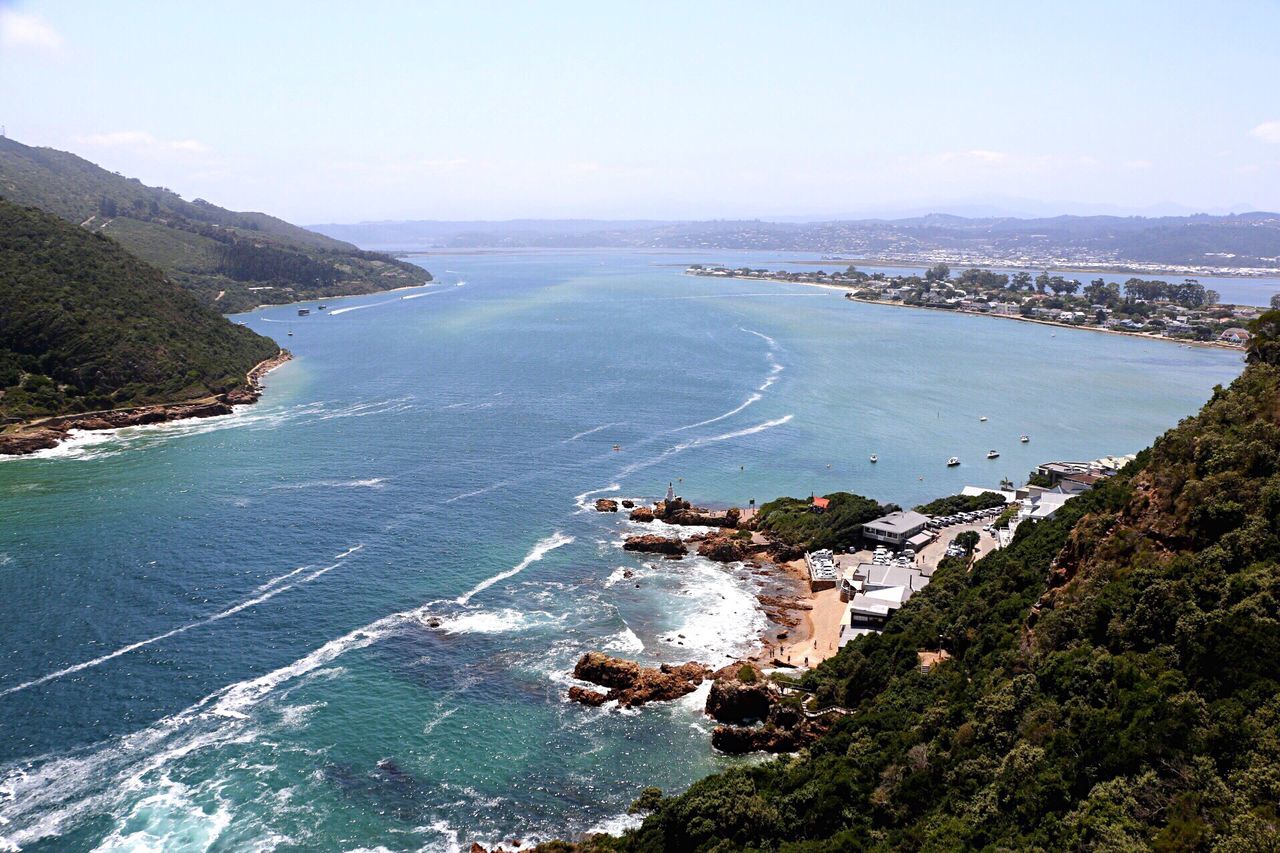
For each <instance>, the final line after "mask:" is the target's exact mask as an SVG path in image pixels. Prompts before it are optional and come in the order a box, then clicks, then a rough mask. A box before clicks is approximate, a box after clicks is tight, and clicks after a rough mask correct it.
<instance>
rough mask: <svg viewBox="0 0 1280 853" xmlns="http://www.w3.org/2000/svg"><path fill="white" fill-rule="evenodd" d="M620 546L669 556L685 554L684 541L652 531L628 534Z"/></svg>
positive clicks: (630, 549)
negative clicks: (635, 534)
mask: <svg viewBox="0 0 1280 853" xmlns="http://www.w3.org/2000/svg"><path fill="white" fill-rule="evenodd" d="M622 547H623V549H625V550H627V551H640V552H642V553H645V554H666V555H667V556H670V557H683V556H684V554H685V547H684V542H683V541H681V539H680V538H679V537H677V536H672V537H670V538H668V537H666V536H658V535H656V534H652V533H645V534H643V535H640V536H628V537H627V540H626V541H625V542H623V543H622Z"/></svg>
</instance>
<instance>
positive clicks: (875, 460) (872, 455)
mask: <svg viewBox="0 0 1280 853" xmlns="http://www.w3.org/2000/svg"><path fill="white" fill-rule="evenodd" d="M879 461H880V457H879V456H876V455H875V454H874V453H872V454H871V462H872V464H874V463H876V462H879Z"/></svg>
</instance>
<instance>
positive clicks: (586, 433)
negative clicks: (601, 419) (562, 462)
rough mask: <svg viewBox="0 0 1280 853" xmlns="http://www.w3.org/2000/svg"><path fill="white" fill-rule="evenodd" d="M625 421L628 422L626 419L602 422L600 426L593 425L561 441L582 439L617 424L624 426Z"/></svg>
mask: <svg viewBox="0 0 1280 853" xmlns="http://www.w3.org/2000/svg"><path fill="white" fill-rule="evenodd" d="M625 423H626V421H614V422H613V423H611V424H600V426H598V427H592V428H591V429H587V430H583V431H582V432H580V433H578V434H577V435H571V436H569V437H568V438H566V439H565V440H564V441H563V442H561V444H568V443H569V442H571V441H577V440H578V439H580V438H586V437H587V436H589V435H593V434H595V433H597V432H600V430H602V429H608V428H609V427H615V426H622V425H623V424H625Z"/></svg>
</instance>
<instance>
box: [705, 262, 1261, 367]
mask: <svg viewBox="0 0 1280 853" xmlns="http://www.w3.org/2000/svg"><path fill="white" fill-rule="evenodd" d="M685 272H686V273H688V274H690V275H698V276H709V277H712V278H741V279H760V280H767V281H781V282H789V283H795V284H810V285H820V286H826V287H833V288H840V289H844V290H846V291H847V292H846V293H845V298H847V299H851V300H855V301H859V302H872V303H877V304H889V305H903V306H909V307H914V308H933V309H939V310H944V311H957V312H961V313H968V314H989V315H992V316H997V317H1006V318H1009V319H1015V320H1026V321H1031V322H1040V323H1048V324H1053V325H1060V326H1068V327H1073V328H1084V329H1090V330H1094V331H1106V332H1116V333H1120V334H1130V335H1139V336H1143V337H1151V338H1163V339H1169V340H1175V341H1180V342H1184V343H1186V344H1188V345H1191V344H1198V345H1211V346H1221V347H1232V348H1242V347H1244V346H1245V344H1247V343H1248V341H1249V330H1248V328H1247V327H1248V325H1249V323H1250V322H1252V321H1253V320H1255V319H1256V318H1257V317H1258V316H1260V315H1261V314H1262V312H1263V311H1264V310H1265V309H1262V308H1257V307H1254V306H1248V305H1225V304H1221V303H1220V300H1219V295H1218V293H1217V292H1216V291H1213V290H1209V289H1206V288H1205V287H1204V285H1202V284H1200V282H1198V281H1197V280H1195V279H1194V278H1186V279H1183V280H1182V281H1175V282H1169V281H1164V280H1161V279H1142V278H1131V279H1129V280H1128V281H1126V282H1124V283H1123V284H1117V283H1114V282H1107V281H1104V280H1103V279H1101V278H1097V279H1092V280H1090V281H1088V282H1087V283H1085V282H1081V281H1080V280H1079V279H1076V278H1065V277H1063V276H1061V275H1050V274H1049V273H1047V272H1043V273H1040V274H1039V275H1035V276H1033V275H1031V274H1030V273H1028V272H1017V273H1003V272H994V271H992V270H989V269H979V268H976V267H971V268H969V269H965V270H963V271H962V272H960V273H958V274H954V275H953V273H952V270H951V268H950V267H948V266H947V265H946V264H942V263H939V264H935V265H933V266H932V267H930V268H929V269H927V270H925V272H924V274H923V275H893V276H891V275H886V274H885V273H883V272H864V271H862V270H859V269H858V268H857V267H854V266H849V267H848V268H847V269H845V270H844V271H843V272H831V273H828V272H825V271H821V270H816V271H812V272H810V271H803V272H787V271H785V270H767V269H751V268H747V267H741V268H737V269H731V268H728V267H720V266H704V265H702V264H694V265H692V266H690V267H688V268H687V269H686V270H685ZM1272 302H1273V305H1274V304H1276V303H1278V302H1280V295H1278V296H1277V297H1273V299H1272Z"/></svg>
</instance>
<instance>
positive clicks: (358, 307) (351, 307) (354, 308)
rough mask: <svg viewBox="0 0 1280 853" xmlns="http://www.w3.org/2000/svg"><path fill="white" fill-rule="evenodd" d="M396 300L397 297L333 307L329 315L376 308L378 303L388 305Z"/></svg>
mask: <svg viewBox="0 0 1280 853" xmlns="http://www.w3.org/2000/svg"><path fill="white" fill-rule="evenodd" d="M398 301H399V300H398V299H384V300H383V301H381V302H366V303H365V304H364V305H348V306H346V307H345V308H334V309H333V310H332V311H330V312H329V316H330V317H336V316H338V315H339V314H346V313H347V312H348V311H360V310H362V309H364V308H377V307H378V306H379V305H390V304H391V303H392V302H398Z"/></svg>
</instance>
